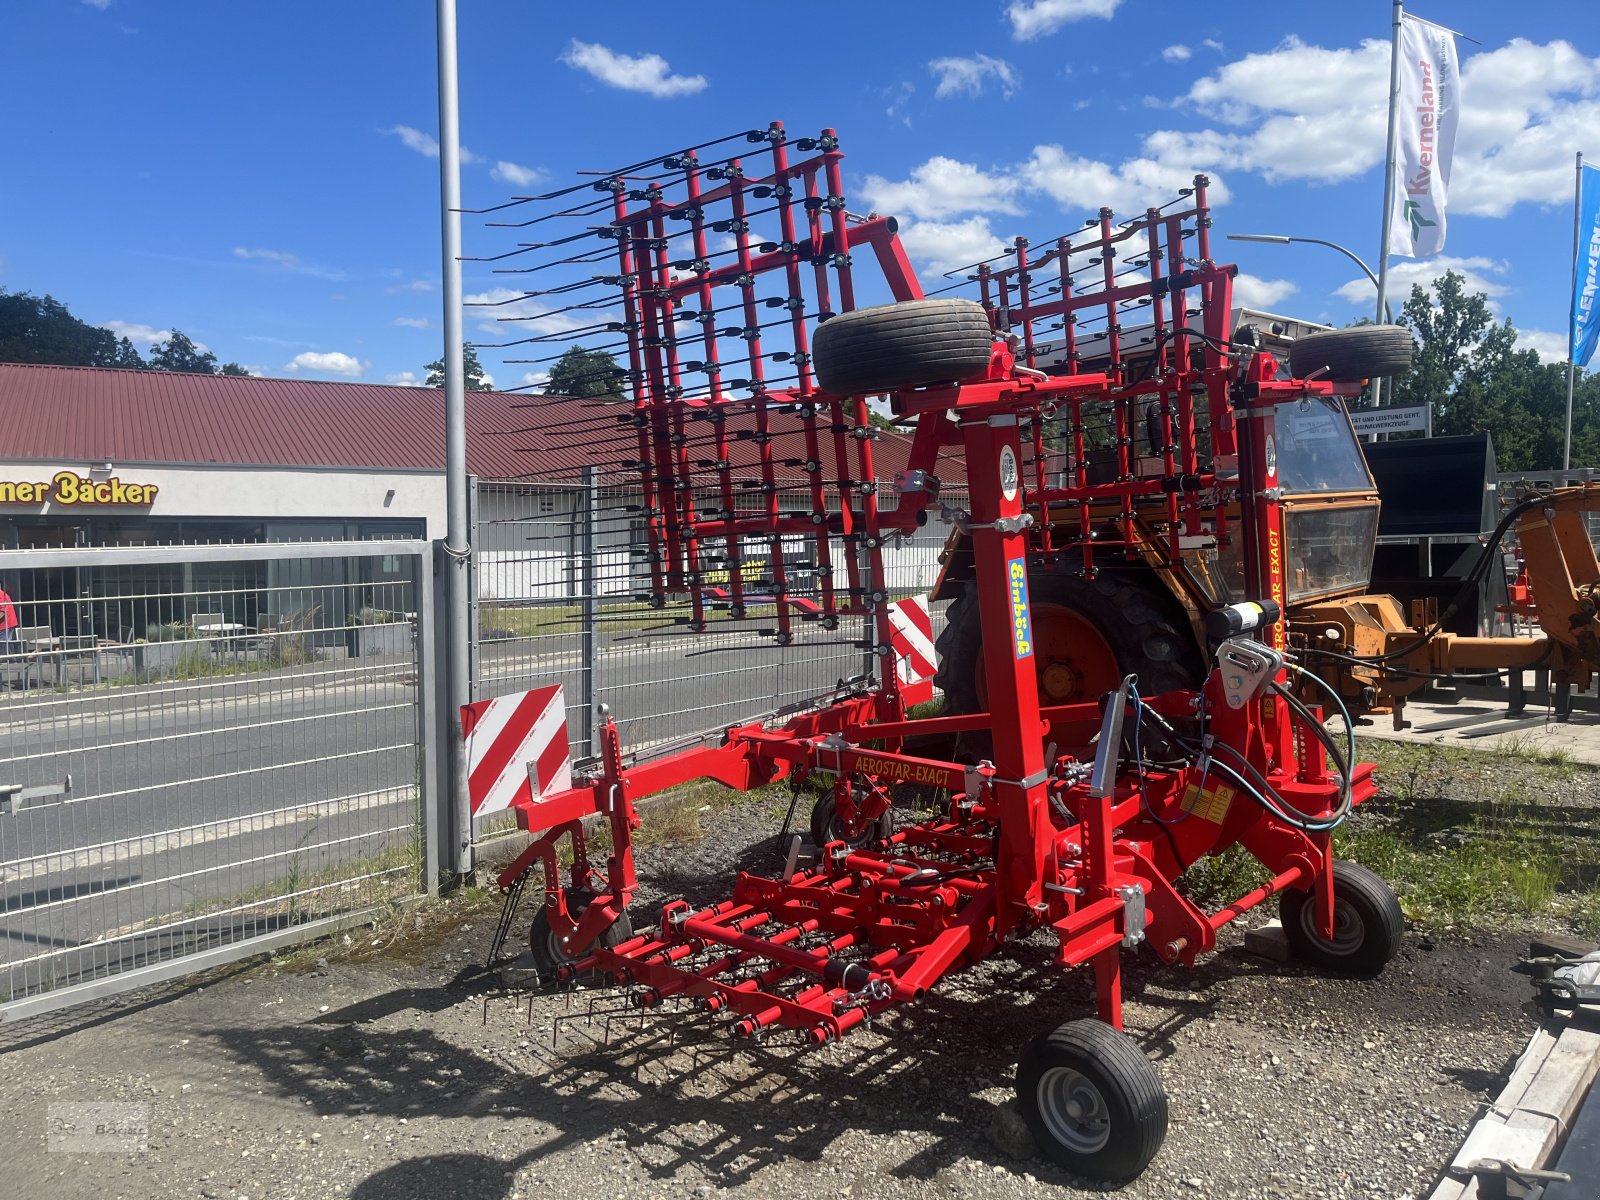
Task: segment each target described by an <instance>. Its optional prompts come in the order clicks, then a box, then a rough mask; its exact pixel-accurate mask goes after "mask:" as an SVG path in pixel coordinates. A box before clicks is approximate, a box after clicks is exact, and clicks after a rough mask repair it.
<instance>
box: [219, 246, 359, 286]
mask: <svg viewBox="0 0 1600 1200" xmlns="http://www.w3.org/2000/svg"><path fill="white" fill-rule="evenodd" d="M233 256H234V257H235V258H242V259H244V260H245V261H246V262H257V263H263V264H265V265H267V266H272V267H278V268H279V269H281V270H284V271H288V272H290V273H291V274H294V275H309V276H311V277H312V278H313V279H327V280H340V279H344V278H345V273H344V272H343V271H335V270H331V269H329V268H328V267H319V266H317V265H316V264H315V263H308V262H304V261H302V260H301V258H300V256H299V255H298V254H290V253H289V252H288V251H287V250H262V249H251V248H249V247H247V246H235V247H234V248H233Z"/></svg>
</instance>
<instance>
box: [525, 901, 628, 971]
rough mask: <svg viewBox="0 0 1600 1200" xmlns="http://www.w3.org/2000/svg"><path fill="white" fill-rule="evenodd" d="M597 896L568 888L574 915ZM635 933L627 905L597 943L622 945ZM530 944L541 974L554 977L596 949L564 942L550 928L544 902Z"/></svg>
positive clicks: (548, 912) (568, 903) (568, 905)
mask: <svg viewBox="0 0 1600 1200" xmlns="http://www.w3.org/2000/svg"><path fill="white" fill-rule="evenodd" d="M593 900H594V896H593V894H592V893H589V892H568V893H567V911H568V912H569V913H571V914H572V916H573V917H574V918H581V917H582V916H583V914H584V910H585V909H587V908H588V907H589V905H590V904H591V903H592V902H593ZM632 936H633V922H632V921H631V920H629V918H628V912H627V910H626V909H624V910H623V911H622V915H621V916H620V917H618V918H617V919H616V920H615V921H614V922H612V924H611V927H610V928H609V929H607V930H606V931H605V932H603V933H602V934H601V935H600V937H599V939H598V943H597V944H598V945H599V946H600V947H603V948H605V949H610V948H611V947H613V946H620V945H622V943H623V942H625V941H627V940H628V939H629V938H631V937H632ZM528 948H529V949H530V950H532V951H533V961H534V965H535V966H537V967H538V968H539V974H540V976H541V977H542V978H544V979H545V980H554V979H555V977H556V972H557V971H559V970H560V969H561V968H562V967H565V966H570V965H571V964H572V963H575V962H577V961H578V959H580V958H582V957H583V956H584V954H585V953H587V952H588V951H589V950H590V949H592V947H588V946H584V947H567V946H563V945H562V944H561V939H560V938H559V937H557V936H556V931H555V930H554V929H552V928H550V911H549V907H548V906H545V905H541V906H540V908H539V911H538V913H537V914H536V915H535V916H534V918H533V929H532V930H531V931H530V932H529V934H528Z"/></svg>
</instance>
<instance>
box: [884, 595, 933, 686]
mask: <svg viewBox="0 0 1600 1200" xmlns="http://www.w3.org/2000/svg"><path fill="white" fill-rule="evenodd" d="M889 644H890V645H891V646H892V647H893V648H894V673H895V678H896V679H897V680H899V682H900V690H901V693H902V695H903V696H904V697H905V700H906V702H907V703H908V704H920V703H922V702H923V701H924V700H927V699H930V698H931V697H932V695H933V682H932V681H933V673H934V669H935V667H936V665H937V658H936V655H935V653H934V649H933V617H932V616H930V615H929V613H928V598H927V597H926V596H909V597H907V598H906V599H904V600H897V601H895V602H894V603H893V604H891V605H889Z"/></svg>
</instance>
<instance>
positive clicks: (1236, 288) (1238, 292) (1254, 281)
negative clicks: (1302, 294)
mask: <svg viewBox="0 0 1600 1200" xmlns="http://www.w3.org/2000/svg"><path fill="white" fill-rule="evenodd" d="M1299 290H1300V287H1299V285H1298V284H1296V283H1294V282H1293V281H1292V280H1288V279H1262V278H1261V276H1259V275H1251V274H1248V273H1246V272H1244V271H1240V272H1239V273H1238V274H1237V275H1235V276H1234V277H1233V302H1234V304H1235V305H1237V306H1239V307H1241V308H1254V309H1259V310H1264V311H1267V312H1270V311H1272V310H1273V309H1274V308H1276V307H1277V306H1278V305H1279V304H1281V303H1283V301H1285V300H1286V299H1288V298H1289V297H1290V296H1292V295H1294V294H1295V293H1296V292H1298V291H1299Z"/></svg>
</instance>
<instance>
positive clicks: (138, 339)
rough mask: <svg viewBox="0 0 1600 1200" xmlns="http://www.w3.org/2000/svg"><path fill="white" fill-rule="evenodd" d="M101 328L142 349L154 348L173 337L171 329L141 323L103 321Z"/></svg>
mask: <svg viewBox="0 0 1600 1200" xmlns="http://www.w3.org/2000/svg"><path fill="white" fill-rule="evenodd" d="M100 328H102V329H109V330H111V332H112V333H114V334H116V335H117V336H118V337H119V338H127V339H128V340H129V341H130V342H132V343H133V344H134V345H135V346H141V347H149V346H153V345H155V344H156V343H157V342H164V341H166V340H167V339H168V338H169V337H171V336H172V330H170V329H157V328H155V327H154V326H153V325H146V324H144V323H143V322H140V321H102V322H101V323H100Z"/></svg>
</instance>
